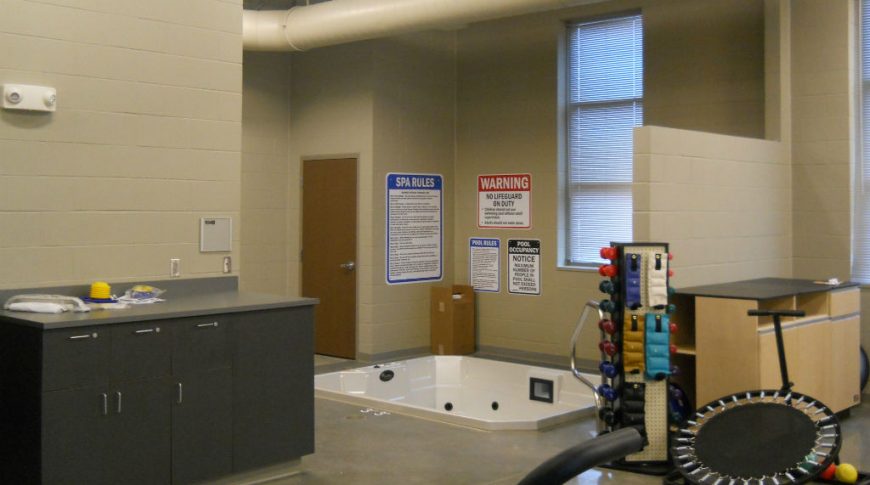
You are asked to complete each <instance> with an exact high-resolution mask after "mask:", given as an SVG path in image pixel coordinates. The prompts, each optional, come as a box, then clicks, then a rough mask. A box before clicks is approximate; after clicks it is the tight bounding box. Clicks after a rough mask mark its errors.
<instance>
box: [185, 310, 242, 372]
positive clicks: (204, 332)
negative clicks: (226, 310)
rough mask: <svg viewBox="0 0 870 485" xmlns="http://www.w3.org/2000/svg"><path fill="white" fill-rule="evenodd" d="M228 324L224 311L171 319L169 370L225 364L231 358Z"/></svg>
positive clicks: (229, 362) (200, 369)
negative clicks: (208, 315)
mask: <svg viewBox="0 0 870 485" xmlns="http://www.w3.org/2000/svg"><path fill="white" fill-rule="evenodd" d="M229 327H230V318H229V317H227V316H226V315H215V316H211V317H208V318H204V317H195V318H184V319H180V320H177V321H175V322H174V325H173V329H172V333H173V346H172V373H173V374H174V375H184V374H186V373H188V372H191V371H203V370H211V369H220V368H227V367H229V366H230V365H231V362H232V355H231V353H230V345H229Z"/></svg>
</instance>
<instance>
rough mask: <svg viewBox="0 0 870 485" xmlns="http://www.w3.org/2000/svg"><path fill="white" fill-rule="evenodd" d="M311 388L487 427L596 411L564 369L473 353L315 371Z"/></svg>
mask: <svg viewBox="0 0 870 485" xmlns="http://www.w3.org/2000/svg"><path fill="white" fill-rule="evenodd" d="M585 376H586V378H587V379H589V380H590V381H591V382H597V380H598V379H599V376H597V375H591V374H585ZM314 388H315V396H317V397H323V398H327V399H334V400H337V401H343V402H347V403H351V404H356V405H360V406H368V407H372V408H378V409H383V410H387V411H392V412H396V413H400V414H407V415H411V416H416V417H420V418H426V419H432V420H435V421H443V422H446V423H452V424H459V425H463V426H470V427H473V428H479V429H485V430H535V429H542V428H546V427H549V426H553V425H556V424H559V423H563V422H566V421H570V420H573V419H577V418H579V417H581V416H586V415H592V414H594V412H595V400H594V398H593V395H592V391H591V390H590V389H589V388H588V387H586V386H584V385H583V384H581V383H580V382H579V381H578V380H577V379H575V378H574V377H573V376H572V375H571V373H570V372H569V371H560V370H556V369H547V368H544V367H534V366H528V365H521V364H512V363H508V362H499V361H494V360H487V359H480V358H475V357H460V356H430V357H420V358H416V359H410V360H404V361H400V362H390V363H388V364H378V365H372V366H366V367H360V368H356V369H350V370H344V371H339V372H331V373H329V374H320V375H317V376H315V377H314Z"/></svg>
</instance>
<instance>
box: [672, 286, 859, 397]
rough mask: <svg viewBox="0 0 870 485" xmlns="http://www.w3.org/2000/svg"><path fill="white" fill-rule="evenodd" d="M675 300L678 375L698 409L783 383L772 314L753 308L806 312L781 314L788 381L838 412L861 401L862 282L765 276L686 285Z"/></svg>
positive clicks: (680, 382)
mask: <svg viewBox="0 0 870 485" xmlns="http://www.w3.org/2000/svg"><path fill="white" fill-rule="evenodd" d="M672 300H673V302H674V303H675V304H676V308H677V310H676V313H675V314H674V315H673V316H672V320H673V321H675V322H676V323H677V325H678V331H677V333H676V334H675V335H674V342H675V344H676V345H677V354H676V355H675V356H674V358H673V362H674V363H675V364H676V365H677V366H678V368H679V373H678V375H676V376H673V377H672V381H673V382H675V383H677V384H679V385H680V386H682V387H683V388H684V389H685V391H686V392H687V394H688V395H689V397H690V399H691V400H692V403H693V405H694V407H700V406H702V405H704V404H706V403H708V402H710V401H712V400H714V399H719V398H721V397H722V396H726V395H728V394H732V393H736V392H740V391H747V390H758V389H778V388H779V387H780V386H781V385H782V382H781V377H780V373H779V363H778V358H777V351H776V339H775V335H774V332H773V323H772V319H771V317H751V316H749V315H747V312H748V311H749V310H751V309H761V310H803V311H804V312H805V313H806V316H804V317H801V318H792V317H784V318H783V319H782V329H783V340H784V343H785V353H786V357H787V365H788V371H789V380H790V381H792V382H794V389H795V390H796V391H798V392H801V393H804V394H807V395H810V396H812V397H813V398H816V399H818V400H820V401H821V402H823V403H825V404H826V405H827V406H828V407H830V408H831V409H833V410H834V411H835V412H840V411H844V410H846V409H848V408H850V407H852V406H854V405H856V404H858V403H859V402H860V399H861V397H860V394H861V392H860V389H859V386H860V382H859V381H860V379H859V355H860V354H859V346H860V341H861V339H860V318H861V308H860V295H859V288H858V285H857V284H853V283H845V284H841V285H837V286H827V285H822V284H817V283H815V282H812V281H807V280H794V279H785V278H761V279H756V280H747V281H737V282H732V283H725V284H717V285H707V286H697V287H692V288H683V289H680V290H678V291H677V294H676V295H674V297H673V298H672Z"/></svg>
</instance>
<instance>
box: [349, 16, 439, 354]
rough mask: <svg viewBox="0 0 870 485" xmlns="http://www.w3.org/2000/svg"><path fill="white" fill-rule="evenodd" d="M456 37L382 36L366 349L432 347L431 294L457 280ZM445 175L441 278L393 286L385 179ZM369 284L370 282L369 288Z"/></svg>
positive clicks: (363, 332)
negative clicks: (387, 247) (389, 277)
mask: <svg viewBox="0 0 870 485" xmlns="http://www.w3.org/2000/svg"><path fill="white" fill-rule="evenodd" d="M455 58H456V57H455V35H454V34H453V33H452V32H428V33H422V34H415V35H410V36H400V37H394V38H390V39H384V40H380V41H378V42H377V43H376V47H375V51H374V59H373V61H374V79H375V82H374V173H373V174H372V180H371V184H372V186H371V188H372V190H371V196H372V213H371V234H370V235H369V236H370V237H368V238H367V244H370V251H371V255H372V266H371V272H370V274H368V275H364V274H361V275H360V278H361V279H362V278H363V277H366V279H367V283H365V284H364V285H363V287H362V288H361V290H362V291H361V293H360V325H359V328H360V353H361V354H363V357H365V354H382V353H386V352H392V351H397V350H402V349H428V348H429V292H430V289H429V288H430V287H431V286H432V285H446V284H452V283H453V266H452V264H451V262H452V261H453V258H454V251H453V246H452V244H451V242H452V241H453V220H454V218H453V190H454V186H455V179H454V177H453V164H454V120H455V108H456V73H455V66H456V62H455ZM390 172H401V173H430V174H439V175H441V176H442V177H443V192H442V195H443V210H442V217H443V219H442V223H443V229H444V230H443V241H442V250H443V275H442V281H441V282H434V283H422V284H421V283H414V284H402V285H387V283H386V251H385V244H386V230H387V229H386V177H387V174H388V173H390ZM369 285H370V286H369Z"/></svg>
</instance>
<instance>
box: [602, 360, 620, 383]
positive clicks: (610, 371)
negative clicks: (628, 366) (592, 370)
mask: <svg viewBox="0 0 870 485" xmlns="http://www.w3.org/2000/svg"><path fill="white" fill-rule="evenodd" d="M598 370H600V371H601V373H602V374H604V375H605V376H607V377H609V378H611V379H613V378H614V377H616V375H617V374H618V372H617V371H616V366H615V365H613V364H611V363H610V362H607V361H604V362H602V363H601V364H599V365H598Z"/></svg>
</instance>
